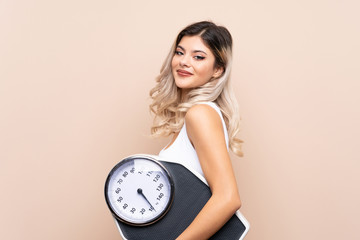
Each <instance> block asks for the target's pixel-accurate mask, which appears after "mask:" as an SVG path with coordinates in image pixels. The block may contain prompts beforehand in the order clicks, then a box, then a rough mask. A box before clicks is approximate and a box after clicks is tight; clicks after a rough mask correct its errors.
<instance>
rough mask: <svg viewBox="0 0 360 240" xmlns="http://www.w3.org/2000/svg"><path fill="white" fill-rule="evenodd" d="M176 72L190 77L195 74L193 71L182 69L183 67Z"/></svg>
mask: <svg viewBox="0 0 360 240" xmlns="http://www.w3.org/2000/svg"><path fill="white" fill-rule="evenodd" d="M176 72H177V74H178V75H180V76H182V77H190V76H192V75H193V74H192V73H191V72H188V71H185V70H181V69H179V70H177V71H176Z"/></svg>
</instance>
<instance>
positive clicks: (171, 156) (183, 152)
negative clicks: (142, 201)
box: [159, 102, 229, 177]
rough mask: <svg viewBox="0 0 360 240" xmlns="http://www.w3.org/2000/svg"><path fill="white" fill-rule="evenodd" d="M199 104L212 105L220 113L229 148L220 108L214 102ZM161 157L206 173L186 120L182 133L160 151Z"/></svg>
mask: <svg viewBox="0 0 360 240" xmlns="http://www.w3.org/2000/svg"><path fill="white" fill-rule="evenodd" d="M198 104H207V105H209V106H210V107H212V108H214V109H215V110H216V112H217V113H218V114H219V116H220V118H221V122H222V124H223V129H224V135H225V141H226V147H227V148H229V137H228V132H227V129H226V125H225V121H224V119H223V116H222V114H221V111H220V108H219V107H218V106H217V105H216V104H215V103H213V102H204V103H198ZM159 157H160V158H161V159H163V160H165V161H168V162H175V163H179V164H182V165H183V166H185V167H187V168H190V169H192V170H194V171H196V172H197V173H199V174H200V175H201V176H203V177H204V173H203V171H202V169H201V166H200V161H199V158H198V156H197V154H196V151H195V148H194V147H193V145H192V144H191V142H190V139H189V137H188V135H187V132H186V122H184V126H183V127H182V128H181V130H180V133H179V135H178V136H177V138H176V139H175V141H174V142H173V143H172V144H171V145H170V146H169V147H168V148H166V147H165V148H163V149H162V150H161V151H160V153H159Z"/></svg>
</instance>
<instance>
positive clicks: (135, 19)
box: [0, 0, 360, 240]
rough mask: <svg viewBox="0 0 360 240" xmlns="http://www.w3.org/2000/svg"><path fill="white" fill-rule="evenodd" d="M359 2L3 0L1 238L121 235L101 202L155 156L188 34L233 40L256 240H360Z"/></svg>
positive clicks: (248, 204) (245, 188) (246, 203)
mask: <svg viewBox="0 0 360 240" xmlns="http://www.w3.org/2000/svg"><path fill="white" fill-rule="evenodd" d="M359 7H360V4H359V3H358V1H355V0H354V1H336V0H332V1H331V0H315V1H314V0H305V1H304V0H302V1H287V0H282V1H281V0H274V1H266V0H258V1H235V0H234V1H230V0H222V1H209V0H206V1H205V0H203V1H193V0H191V1H190V0H183V1H180V2H179V1H178V2H175V1H174V2H172V1H165V0H164V1H142V2H141V4H140V1H121V0H102V1H94V0H90V1H89V0H63V1H48V0H32V1H26V0H23V1H21V0H2V1H0V114H1V116H0V149H1V151H0V189H1V200H0V201H1V204H0V239H14V240H15V239H16V240H18V239H19V240H20V239H53V240H57V239H71V240H72V239H88V240H90V239H119V238H120V237H119V234H118V232H117V230H116V228H115V225H114V222H113V221H112V219H111V216H110V213H109V211H108V209H107V207H106V204H105V201H104V197H103V186H104V181H105V178H106V176H107V174H108V172H109V171H110V169H111V168H112V167H113V166H114V165H115V164H116V163H117V162H118V161H119V160H120V159H122V158H123V157H125V156H127V155H130V154H134V153H151V154H156V153H158V151H159V150H160V149H161V148H162V147H163V145H164V144H165V143H166V142H167V141H168V139H163V140H151V139H150V138H148V134H149V128H150V125H151V121H152V118H151V115H150V114H149V111H148V104H149V103H150V99H149V97H148V92H149V90H150V88H151V87H152V86H154V78H155V76H156V75H157V73H158V72H159V69H160V66H161V64H162V61H163V59H164V58H165V56H166V54H167V52H168V50H169V48H170V46H171V44H172V42H173V40H174V38H175V35H176V34H177V33H178V31H179V30H180V29H181V28H183V27H184V26H185V25H187V24H189V23H192V22H194V21H199V20H204V19H212V20H213V21H215V22H216V23H219V24H223V25H225V26H227V27H228V29H229V30H230V31H231V33H232V34H233V38H234V58H235V59H234V70H233V75H232V76H233V82H234V89H235V91H236V95H237V98H238V100H239V103H240V106H241V115H242V119H243V122H242V129H243V130H242V132H241V137H242V138H243V139H244V141H245V145H244V151H245V157H244V158H240V159H239V158H235V157H233V164H234V168H235V171H236V176H237V180H238V185H239V190H240V193H241V197H242V201H243V207H242V208H241V211H242V213H243V214H244V215H245V216H246V217H247V219H248V220H249V221H250V223H251V226H252V228H251V230H250V232H249V234H248V236H247V238H246V240H262V239H269V240H300V239H302V240H303V239H312V240H318V239H334V240H335V239H347V240H350V239H352V240H355V239H360V233H359V229H358V224H359V221H358V217H359V215H360V208H359V202H360V196H359V181H360V177H359V168H360V163H359V154H358V149H359V147H360V146H359V136H360V128H359V122H360V108H359V102H360V97H359V90H360V73H359V66H360V57H359V56H360V48H359V42H360V26H359V22H360V17H359V14H358V12H359V9H360V8H359Z"/></svg>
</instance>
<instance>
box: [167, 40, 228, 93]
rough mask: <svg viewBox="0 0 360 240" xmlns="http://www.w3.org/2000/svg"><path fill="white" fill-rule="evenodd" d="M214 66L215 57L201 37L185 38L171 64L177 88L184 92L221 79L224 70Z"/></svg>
mask: <svg viewBox="0 0 360 240" xmlns="http://www.w3.org/2000/svg"><path fill="white" fill-rule="evenodd" d="M214 66H215V56H214V55H213V53H212V52H211V50H210V49H209V48H208V47H207V46H206V45H205V44H204V43H203V41H202V39H201V37H199V36H184V37H183V38H182V39H181V41H180V42H179V44H178V45H177V47H176V50H175V55H174V57H173V59H172V62H171V67H172V74H173V75H174V79H175V83H176V86H178V87H179V88H181V89H182V90H183V92H184V91H186V92H187V91H188V90H190V89H192V88H196V87H199V86H202V85H204V84H205V83H207V82H208V81H209V80H210V79H211V78H214V77H219V76H220V75H221V73H222V69H221V68H215V67H214Z"/></svg>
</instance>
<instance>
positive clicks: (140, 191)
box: [137, 188, 156, 212]
mask: <svg viewBox="0 0 360 240" xmlns="http://www.w3.org/2000/svg"><path fill="white" fill-rule="evenodd" d="M137 192H138V193H139V194H141V196H143V197H144V198H145V200H146V201H147V202H148V203H149V204H150V206H151V208H152V209H154V211H155V212H156V210H155V208H154V207H153V205H151V203H150V201H149V200H148V199H147V198H146V196H145V195H144V193H143V191H142V189H141V188H138V190H137Z"/></svg>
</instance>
